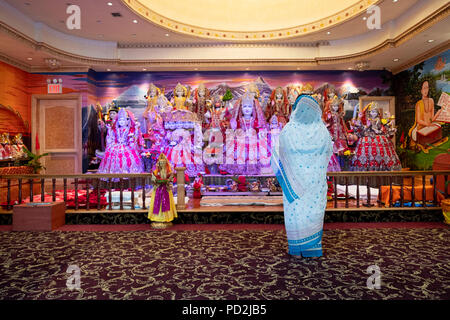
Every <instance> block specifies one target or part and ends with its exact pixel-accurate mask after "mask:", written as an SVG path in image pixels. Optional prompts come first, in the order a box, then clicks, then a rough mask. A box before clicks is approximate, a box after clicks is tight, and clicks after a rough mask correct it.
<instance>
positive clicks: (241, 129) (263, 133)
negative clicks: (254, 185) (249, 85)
mask: <svg viewBox="0 0 450 320" xmlns="http://www.w3.org/2000/svg"><path fill="white" fill-rule="evenodd" d="M230 127H231V129H228V130H226V161H225V164H224V165H222V166H221V167H220V169H221V170H223V171H226V172H229V173H232V174H260V170H261V167H265V166H268V167H270V155H269V147H268V144H267V140H268V139H267V129H268V126H267V122H266V119H265V116H264V113H263V111H262V109H261V106H260V104H259V101H258V99H257V98H256V97H255V94H254V93H253V92H250V91H247V92H246V93H244V95H243V96H242V97H241V98H240V99H238V100H237V102H236V103H235V106H234V108H233V115H232V118H231V120H230ZM235 138H236V141H235ZM235 162H236V163H235Z"/></svg>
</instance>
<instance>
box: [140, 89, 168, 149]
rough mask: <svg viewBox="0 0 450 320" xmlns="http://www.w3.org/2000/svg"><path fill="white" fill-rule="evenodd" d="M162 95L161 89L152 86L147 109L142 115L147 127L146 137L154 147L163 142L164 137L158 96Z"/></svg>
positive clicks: (147, 96)
mask: <svg viewBox="0 0 450 320" xmlns="http://www.w3.org/2000/svg"><path fill="white" fill-rule="evenodd" d="M160 94H161V91H160V90H159V88H157V87H156V86H155V85H153V84H150V88H149V89H148V92H147V95H146V96H145V97H146V98H147V108H146V109H145V111H144V113H143V114H142V116H143V117H144V120H145V125H146V132H145V135H144V137H145V138H147V139H149V140H150V141H151V143H152V147H153V146H155V144H158V142H161V137H163V136H164V125H163V118H162V117H161V115H160V112H159V108H158V96H159V95H160Z"/></svg>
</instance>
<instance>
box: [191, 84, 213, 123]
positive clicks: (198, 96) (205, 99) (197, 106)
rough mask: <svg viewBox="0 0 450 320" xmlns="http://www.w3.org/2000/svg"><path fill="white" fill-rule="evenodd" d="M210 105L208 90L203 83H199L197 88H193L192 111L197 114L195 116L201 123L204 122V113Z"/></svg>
mask: <svg viewBox="0 0 450 320" xmlns="http://www.w3.org/2000/svg"><path fill="white" fill-rule="evenodd" d="M210 105H211V98H210V94H209V90H208V89H207V88H206V87H205V85H204V84H203V83H200V84H199V86H198V88H197V89H195V90H194V99H193V110H192V111H193V112H194V113H196V114H197V118H198V120H199V121H201V122H202V123H204V122H205V113H206V112H207V111H208V107H209V106H210Z"/></svg>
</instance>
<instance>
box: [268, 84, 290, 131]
mask: <svg viewBox="0 0 450 320" xmlns="http://www.w3.org/2000/svg"><path fill="white" fill-rule="evenodd" d="M288 112H289V101H288V98H287V95H286V91H284V90H283V88H282V87H276V88H275V89H274V90H273V91H272V94H271V95H270V102H269V104H268V105H267V108H266V112H265V115H266V119H267V120H268V121H270V119H271V118H272V117H273V116H276V117H277V121H278V123H279V124H281V125H282V127H284V126H285V125H286V123H287V122H288V121H289V115H288Z"/></svg>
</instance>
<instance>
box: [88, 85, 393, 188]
mask: <svg viewBox="0 0 450 320" xmlns="http://www.w3.org/2000/svg"><path fill="white" fill-rule="evenodd" d="M243 88H244V89H243V90H232V89H233V88H230V87H225V88H221V90H218V89H217V88H214V89H211V88H207V87H206V86H205V84H203V83H199V84H198V85H197V87H196V88H192V87H190V86H189V85H185V84H182V83H180V82H178V83H177V85H176V86H175V87H174V88H173V90H171V91H168V92H167V93H166V92H165V88H159V87H158V86H157V85H155V84H153V83H150V84H149V86H148V90H147V93H146V95H145V96H144V98H145V101H146V107H145V108H144V110H143V112H142V113H141V114H140V115H134V114H133V111H132V108H128V107H126V106H124V107H120V108H118V107H117V106H116V104H115V101H111V103H109V104H108V105H107V106H106V107H105V108H101V107H100V109H101V110H105V111H106V113H105V114H103V113H101V112H100V113H99V120H98V124H99V125H98V128H99V130H101V131H102V132H101V133H102V135H101V136H102V149H103V150H97V152H96V157H97V161H98V163H99V167H98V170H97V172H98V173H140V172H147V173H148V172H152V170H154V168H155V166H156V163H157V159H158V158H160V156H161V154H163V155H164V156H165V159H167V161H168V162H169V164H170V166H171V167H172V168H176V167H184V168H185V173H186V179H187V180H188V181H191V182H192V181H194V184H196V187H195V188H196V190H197V191H199V190H200V189H199V188H202V190H205V191H223V192H233V191H241V192H242V191H248V192H261V191H266V192H267V193H270V192H272V193H273V194H277V193H278V194H280V191H281V188H280V186H278V185H277V184H276V179H273V176H274V173H273V171H272V169H271V166H270V159H271V156H272V151H273V149H274V147H275V146H276V145H277V143H278V139H279V136H280V133H281V131H282V130H283V128H284V127H285V126H286V125H288V123H289V118H290V115H291V113H292V107H293V105H294V103H295V101H296V100H297V99H298V98H299V97H300V96H301V95H309V96H312V97H313V98H314V99H316V101H317V102H318V103H319V105H320V107H321V109H322V120H323V122H324V123H325V125H326V127H327V128H328V130H329V133H330V136H331V138H332V141H333V156H332V158H331V160H330V163H329V165H328V171H341V170H346V171H348V170H350V171H351V170H355V171H369V170H370V171H374V170H375V171H377V170H383V171H384V170H400V169H401V166H400V161H399V159H398V156H397V154H396V153H395V147H394V145H393V142H392V141H391V140H390V139H391V137H392V136H393V134H394V133H395V131H396V129H395V123H394V117H391V118H390V119H383V113H382V112H381V111H380V110H378V108H377V105H376V104H374V103H372V104H370V105H368V106H359V107H357V108H356V109H357V110H356V109H355V112H354V116H353V117H352V118H351V119H347V120H345V119H344V108H343V105H344V102H345V101H344V99H345V97H344V95H341V96H339V94H338V92H336V91H335V90H328V91H327V88H325V89H324V88H319V89H317V90H314V88H313V86H312V85H311V84H308V83H307V84H305V85H299V84H290V85H288V86H286V87H282V86H276V87H275V88H270V90H268V89H267V87H266V88H263V89H261V90H260V88H259V87H258V83H257V82H256V81H254V82H250V83H248V84H247V85H246V86H245V87H243ZM261 91H263V92H261ZM356 111H357V112H356ZM117 115H119V116H117ZM298 134H302V133H301V132H299V133H298ZM103 141H105V142H103ZM115 158H117V159H118V160H115ZM119 158H120V159H119ZM199 177H201V183H199V182H200V180H199ZM205 182H207V183H205ZM194 184H193V185H194ZM204 184H205V185H204ZM193 185H192V187H193ZM193 188H194V187H193ZM197 194H199V193H198V192H197Z"/></svg>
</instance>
